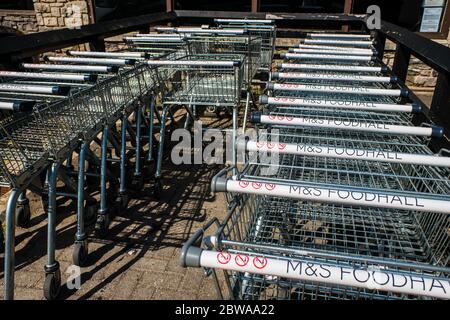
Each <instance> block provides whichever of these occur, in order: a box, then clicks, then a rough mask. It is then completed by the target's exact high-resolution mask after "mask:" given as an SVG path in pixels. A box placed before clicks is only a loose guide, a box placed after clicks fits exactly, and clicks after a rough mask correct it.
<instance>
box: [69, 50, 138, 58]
mask: <svg viewBox="0 0 450 320" xmlns="http://www.w3.org/2000/svg"><path fill="white" fill-rule="evenodd" d="M67 53H68V54H69V55H71V56H80V57H102V58H108V57H112V58H144V57H145V53H144V52H101V51H72V50H70V51H67Z"/></svg>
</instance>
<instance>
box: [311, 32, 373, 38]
mask: <svg viewBox="0 0 450 320" xmlns="http://www.w3.org/2000/svg"><path fill="white" fill-rule="evenodd" d="M308 37H310V38H332V39H335V38H338V39H345V38H351V39H367V40H371V39H372V37H371V35H370V34H354V33H353V34H348V33H308Z"/></svg>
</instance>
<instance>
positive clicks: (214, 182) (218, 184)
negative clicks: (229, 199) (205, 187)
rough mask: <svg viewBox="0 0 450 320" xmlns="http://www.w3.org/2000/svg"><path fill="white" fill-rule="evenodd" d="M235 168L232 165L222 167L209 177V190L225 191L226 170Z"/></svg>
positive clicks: (214, 191) (213, 191)
mask: <svg viewBox="0 0 450 320" xmlns="http://www.w3.org/2000/svg"><path fill="white" fill-rule="evenodd" d="M233 169H235V167H234V166H231V167H228V168H224V169H222V170H220V171H219V173H217V174H216V175H215V176H214V177H213V178H212V179H211V192H212V193H217V192H225V191H226V184H227V174H228V172H230V171H232V170H233Z"/></svg>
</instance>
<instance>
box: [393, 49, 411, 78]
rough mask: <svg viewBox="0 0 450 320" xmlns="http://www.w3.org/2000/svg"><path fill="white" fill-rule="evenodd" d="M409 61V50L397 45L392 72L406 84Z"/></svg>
mask: <svg viewBox="0 0 450 320" xmlns="http://www.w3.org/2000/svg"><path fill="white" fill-rule="evenodd" d="M410 60H411V52H410V51H409V49H408V48H406V47H405V46H403V45H401V44H397V50H396V51H395V58H394V66H393V67H392V72H393V74H394V75H396V76H397V77H398V78H399V79H400V80H401V81H403V82H406V77H407V75H408V67H409V61H410Z"/></svg>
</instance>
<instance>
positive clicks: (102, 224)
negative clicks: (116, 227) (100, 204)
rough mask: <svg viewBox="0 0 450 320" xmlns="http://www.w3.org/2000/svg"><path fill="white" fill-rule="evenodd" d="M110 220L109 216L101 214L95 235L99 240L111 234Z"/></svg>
mask: <svg viewBox="0 0 450 320" xmlns="http://www.w3.org/2000/svg"><path fill="white" fill-rule="evenodd" d="M109 224H110V218H109V214H99V215H98V217H97V222H96V224H95V234H96V235H97V236H98V237H99V238H105V237H106V236H107V235H108V232H109Z"/></svg>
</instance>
